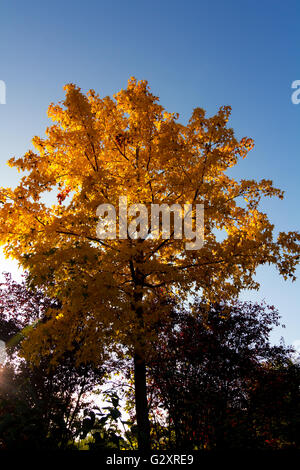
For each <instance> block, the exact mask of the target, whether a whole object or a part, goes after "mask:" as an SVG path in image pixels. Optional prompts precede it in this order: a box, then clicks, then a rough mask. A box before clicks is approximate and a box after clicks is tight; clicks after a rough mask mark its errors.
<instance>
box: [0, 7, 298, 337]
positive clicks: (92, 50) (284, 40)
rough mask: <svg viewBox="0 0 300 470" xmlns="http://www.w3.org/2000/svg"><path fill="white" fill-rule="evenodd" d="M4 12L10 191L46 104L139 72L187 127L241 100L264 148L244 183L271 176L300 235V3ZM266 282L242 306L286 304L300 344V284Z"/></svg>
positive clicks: (239, 127)
mask: <svg viewBox="0 0 300 470" xmlns="http://www.w3.org/2000/svg"><path fill="white" fill-rule="evenodd" d="M0 15H1V28H0V58H1V61H0V80H4V81H5V82H6V86H7V104H6V105H0V139H1V141H0V142H1V143H0V172H1V174H0V186H7V185H15V184H16V182H17V178H18V176H17V174H16V173H15V172H14V171H13V170H11V169H9V168H8V167H6V163H5V162H6V161H7V159H8V158H9V157H11V156H18V155H23V154H24V152H25V151H26V150H27V149H28V148H29V147H30V145H31V144H30V140H31V137H32V136H33V135H42V134H43V133H44V130H45V127H46V126H47V125H49V122H48V121H47V116H46V110H47V107H48V105H49V103H50V102H52V101H53V102H57V101H58V100H60V99H62V97H63V90H62V87H63V85H64V84H65V83H68V82H73V83H76V84H77V85H79V86H80V87H82V89H83V90H84V91H86V90H88V89H90V88H93V89H95V90H96V91H97V92H99V93H100V94H101V95H108V94H109V95H111V94H112V93H114V92H116V91H118V90H119V89H120V88H124V87H126V83H127V79H128V78H129V77H130V76H132V75H134V76H136V77H137V78H138V79H147V80H148V81H149V84H150V86H151V88H152V90H153V92H154V93H155V94H157V95H158V96H160V100H161V103H162V104H163V105H164V106H165V107H166V108H167V110H168V111H176V112H179V113H180V115H181V119H182V120H183V121H186V119H187V118H188V117H189V115H190V113H191V111H192V109H193V108H194V107H196V106H200V107H203V108H205V109H206V110H207V112H208V113H209V114H212V113H214V112H215V111H216V110H217V108H218V106H220V105H224V104H230V105H231V106H232V107H233V113H232V120H231V126H232V127H234V129H235V130H236V133H237V135H238V136H239V137H242V136H245V135H247V136H249V137H253V138H254V139H255V142H256V147H255V150H254V151H252V152H251V153H250V155H249V157H248V159H247V160H245V161H243V162H242V163H241V164H240V165H239V167H238V168H236V169H235V170H234V174H235V176H236V177H246V178H270V179H272V180H273V181H274V183H275V185H277V186H278V187H280V188H282V189H284V190H285V191H286V197H285V200H284V201H283V202H282V201H278V202H277V201H272V202H267V203H266V204H265V205H264V209H266V210H267V211H268V213H269V215H270V218H271V220H272V221H274V223H275V224H276V226H277V229H278V230H297V229H299V225H300V224H299V222H300V215H299V213H300V211H299V206H298V204H299V200H300V181H299V170H300V162H299V142H300V105H293V104H292V102H291V92H292V90H291V83H292V82H293V81H294V80H297V79H300V49H299V45H300V27H299V25H300V2H299V0H288V1H286V2H283V1H279V0H261V1H259V2H258V1H257V2H254V1H248V0H246V1H243V0H240V1H238V0H234V1H230V0H227V1H221V0H215V1H213V2H212V1H201V0H198V1H191V0H185V1H180V2H179V1H174V0H172V1H171V0H161V1H143V0H140V1H136V0H134V1H129V2H126V1H124V0H123V1H114V0H110V1H108V0H106V1H101V0H99V1H90V0H85V1H74V0H72V1H69V0H64V1H57V0H55V1H51V2H41V1H30V0H29V1H28V2H23V1H14V0H10V1H2V2H1V5H0ZM1 268H2V269H14V265H13V264H12V263H11V262H9V263H7V262H6V263H5V264H2V266H1ZM298 273H299V274H300V270H298ZM258 279H259V280H260V281H261V282H262V287H261V290H260V291H259V292H258V293H257V292H255V293H251V294H248V293H245V295H243V298H251V299H258V300H260V299H262V298H265V299H266V301H267V302H268V303H272V304H274V305H276V306H277V307H278V308H279V310H280V312H281V314H282V316H283V320H284V322H285V324H286V330H277V331H276V333H275V334H274V335H273V338H274V340H277V339H278V338H279V337H280V336H281V335H282V334H283V335H284V337H285V339H286V341H287V342H288V343H292V342H294V341H295V340H299V339H300V305H299V286H300V280H299V281H297V282H296V283H290V282H284V281H283V280H282V279H281V278H279V276H278V275H277V273H276V272H275V270H273V269H272V268H268V267H266V268H262V269H259V271H258Z"/></svg>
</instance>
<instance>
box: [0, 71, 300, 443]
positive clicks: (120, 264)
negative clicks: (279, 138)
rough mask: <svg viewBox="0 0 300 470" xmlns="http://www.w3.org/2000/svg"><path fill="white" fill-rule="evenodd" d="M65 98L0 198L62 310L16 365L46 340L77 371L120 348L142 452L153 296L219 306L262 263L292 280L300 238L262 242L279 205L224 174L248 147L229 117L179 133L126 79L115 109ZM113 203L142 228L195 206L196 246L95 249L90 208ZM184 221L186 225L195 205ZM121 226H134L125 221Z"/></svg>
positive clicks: (101, 244)
mask: <svg viewBox="0 0 300 470" xmlns="http://www.w3.org/2000/svg"><path fill="white" fill-rule="evenodd" d="M65 91H66V97H65V100H64V101H63V102H62V103H60V104H58V105H54V104H51V105H50V107H49V111H48V116H49V117H50V118H51V119H52V120H53V121H54V124H53V125H51V126H50V127H49V128H48V129H47V131H46V134H47V135H46V137H45V138H39V137H34V139H33V145H34V147H35V149H36V150H35V152H34V151H31V150H30V151H29V152H27V153H26V154H25V155H24V156H23V157H22V158H17V159H15V158H12V159H10V160H9V164H10V165H11V166H13V167H16V168H18V170H20V171H24V172H26V174H25V176H23V178H22V179H21V181H20V184H19V185H18V186H17V187H16V188H15V189H10V188H3V189H1V191H0V200H1V201H2V208H1V211H0V222H1V236H0V239H1V243H2V244H3V246H4V251H5V253H6V255H7V256H11V257H13V258H15V259H17V260H18V261H19V263H20V264H21V265H22V266H23V267H24V268H25V269H28V270H29V272H30V275H31V280H32V282H33V283H35V284H36V285H37V286H42V287H43V288H44V289H45V291H46V292H47V293H48V294H49V295H50V296H51V297H55V298H58V299H59V301H60V302H61V303H62V312H61V314H60V315H59V317H58V318H57V312H55V311H54V312H53V316H52V319H51V320H50V321H49V322H48V323H47V327H46V326H45V325H42V324H40V325H38V326H37V327H36V328H35V330H34V331H33V332H32V334H31V335H30V343H29V342H28V347H27V349H26V352H27V354H31V356H32V357H35V358H36V359H38V357H39V356H40V354H45V353H47V340H46V339H45V338H47V337H49V336H51V337H52V338H53V339H54V341H55V356H57V357H58V356H59V355H60V354H62V353H63V351H65V350H72V349H73V346H72V341H73V338H74V337H76V338H77V340H80V343H81V345H82V347H81V348H80V350H79V351H76V352H75V353H76V358H77V360H78V361H81V362H85V361H94V362H95V363H99V362H101V361H103V358H104V357H105V354H106V353H107V351H108V350H109V349H110V348H111V349H112V348H113V347H116V345H117V344H122V345H123V347H125V348H127V350H128V352H129V354H131V355H132V357H133V361H134V368H135V397H136V416H137V424H138V430H139V431H138V432H139V438H138V440H139V448H140V449H141V450H147V449H149V448H150V437H149V419H148V410H147V396H146V362H147V356H148V354H149V347H150V344H151V341H150V340H151V338H152V336H153V334H154V333H153V330H154V329H153V328H152V327H153V324H154V323H155V322H157V320H158V318H159V316H165V315H167V309H168V306H167V305H165V306H164V308H161V309H157V310H155V311H152V310H151V305H152V302H153V299H155V298H156V297H158V296H159V295H160V292H159V290H158V289H159V288H160V287H163V288H164V289H166V291H167V292H168V293H169V295H172V296H178V297H179V296H180V298H181V299H185V298H187V296H188V295H189V294H190V293H191V291H192V289H193V288H194V289H196V290H197V291H201V293H202V296H203V298H204V299H207V300H208V301H210V302H213V301H216V300H220V298H223V299H224V300H226V299H229V298H232V297H235V296H237V295H238V293H239V292H240V291H241V290H242V289H243V288H251V289H256V288H258V284H257V282H255V280H254V275H255V271H256V268H257V267H258V266H260V265H262V264H266V263H269V264H273V265H275V266H276V267H277V268H278V270H279V273H280V274H281V275H282V276H284V277H285V278H288V277H290V278H292V279H295V275H294V273H295V266H296V264H297V262H298V260H299V240H300V236H299V234H298V233H297V232H288V233H283V232H281V233H279V236H278V238H277V240H276V239H275V238H274V237H273V225H272V224H271V223H270V222H269V220H268V218H267V215H266V214H264V213H263V212H261V211H260V210H259V203H260V200H261V198H262V197H265V196H278V197H279V198H282V197H283V193H282V191H280V190H279V189H276V188H274V187H273V185H272V182H271V181H269V180H265V179H263V180H261V181H260V182H256V181H254V180H247V179H243V180H241V181H239V182H238V181H235V180H234V179H233V178H231V177H229V176H228V175H226V173H225V172H226V170H227V169H229V168H231V167H233V166H234V165H236V164H237V163H238V160H239V158H244V157H246V155H247V153H248V151H249V150H250V149H251V148H252V147H253V141H252V140H251V139H249V138H243V139H241V140H240V141H238V140H237V139H236V137H235V136H234V132H233V130H232V129H231V128H228V127H227V123H228V119H229V116H230V112H231V109H230V107H229V106H224V107H221V108H220V110H219V111H218V113H217V114H216V115H215V116H213V117H211V118H207V117H206V115H205V112H204V110H202V109H200V108H196V109H195V110H194V111H193V113H192V117H191V119H190V120H189V122H188V124H187V125H184V124H181V123H179V122H178V117H179V116H178V114H175V113H168V112H166V111H165V110H164V108H163V107H162V106H161V105H159V104H158V98H157V97H155V96H154V95H153V94H152V93H151V92H150V90H149V87H148V85H147V82H146V81H139V82H137V81H136V80H135V79H134V78H131V79H130V80H129V82H128V87H127V89H124V90H121V91H120V92H119V93H117V94H116V95H114V99H111V98H110V97H105V98H103V99H101V98H100V97H99V96H98V95H97V94H96V93H95V92H94V91H93V90H92V91H90V92H89V93H88V94H87V95H85V94H83V93H82V92H81V91H80V89H79V88H78V87H76V86H75V85H73V84H69V85H67V86H66V87H65ZM45 193H49V195H48V196H47V194H46V196H45ZM120 195H121V196H124V197H127V202H128V205H131V204H133V203H143V204H144V205H145V206H146V208H147V209H148V221H149V219H150V215H149V214H150V213H151V210H150V205H151V204H159V205H161V204H167V205H168V206H169V207H171V206H172V205H173V204H179V205H180V206H181V207H183V205H184V204H185V203H191V204H194V205H195V204H204V213H205V220H204V236H205V243H204V246H202V248H200V249H197V250H190V249H189V250H187V249H185V244H186V242H190V239H189V238H190V237H189V236H188V235H186V234H183V237H182V238H181V239H180V238H176V237H175V236H173V235H175V233H174V226H172V229H171V231H170V237H169V238H163V234H162V231H160V232H159V237H158V238H155V237H153V236H152V237H151V236H147V233H146V234H145V233H144V236H145V238H139V237H137V238H131V237H130V236H127V238H123V237H124V232H123V231H122V230H121V231H120V229H119V227H118V229H117V236H116V238H115V239H112V240H110V239H103V237H101V238H99V237H98V236H97V232H96V225H97V222H98V218H97V217H96V214H97V208H98V206H99V205H100V204H112V205H113V206H114V207H115V208H116V212H117V215H118V216H120V214H119V196H120ZM51 202H52V205H51V204H50V203H51ZM53 202H54V204H53ZM186 216H187V214H186ZM190 216H192V219H193V220H195V219H196V217H197V213H196V208H195V207H194V206H193V210H192V212H191V213H190ZM189 220H191V219H189ZM128 221H129V222H132V223H133V224H134V215H133V216H129V218H128ZM119 222H120V221H119ZM135 223H136V225H137V228H136V232H137V233H138V232H139V231H140V230H141V227H140V226H139V224H138V218H137V219H136V220H135ZM119 225H120V224H119ZM149 225H150V224H149ZM173 225H174V224H173ZM133 226H134V225H133ZM218 231H221V232H222V234H225V236H222V237H220V236H219V235H218ZM120 235H121V237H120ZM126 235H128V233H125V236H126ZM129 235H130V234H129ZM53 360H55V357H54V358H53Z"/></svg>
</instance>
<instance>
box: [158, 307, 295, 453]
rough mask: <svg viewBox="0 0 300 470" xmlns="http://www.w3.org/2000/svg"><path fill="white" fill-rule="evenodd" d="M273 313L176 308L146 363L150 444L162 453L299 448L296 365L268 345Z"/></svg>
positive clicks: (285, 351) (267, 310)
mask: <svg viewBox="0 0 300 470" xmlns="http://www.w3.org/2000/svg"><path fill="white" fill-rule="evenodd" d="M278 324H279V316H278V312H277V311H276V310H275V309H274V307H267V306H265V305H264V304H251V303H241V302H240V303H236V304H234V305H232V306H230V308H229V306H228V305H226V304H223V305H222V304H221V305H220V304H215V305H213V306H211V308H210V309H209V310H207V308H206V306H205V305H203V303H202V302H198V303H196V305H194V313H193V314H191V313H190V312H188V311H186V310H179V311H178V312H176V314H175V315H174V321H173V324H172V326H170V324H169V325H168V326H167V327H166V328H165V329H164V331H163V332H162V333H161V337H160V341H159V342H158V343H156V345H155V348H153V355H152V359H151V361H150V366H149V367H150V370H149V376H150V377H151V380H150V384H149V388H150V395H152V431H153V439H154V441H156V443H157V445H158V446H159V447H162V448H166V447H167V448H170V447H171V448H172V447H174V448H176V449H178V448H184V449H187V448H192V449H214V448H217V449H220V448H227V449H228V448H242V449H246V448H270V446H271V448H273V447H274V448H281V447H297V448H299V438H298V435H299V426H300V418H299V417H300V414H299V411H300V408H299V403H300V402H299V398H300V395H299V393H300V365H299V364H298V363H295V362H293V361H292V360H291V352H292V349H291V348H287V347H285V346H284V345H283V344H282V345H279V346H271V345H270V342H269V333H270V331H271V329H272V327H273V326H274V325H278Z"/></svg>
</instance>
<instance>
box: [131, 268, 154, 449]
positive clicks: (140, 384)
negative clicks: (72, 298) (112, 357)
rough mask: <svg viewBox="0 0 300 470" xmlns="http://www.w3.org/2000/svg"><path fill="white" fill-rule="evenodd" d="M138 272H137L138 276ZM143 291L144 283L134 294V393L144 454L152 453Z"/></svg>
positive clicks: (137, 286) (140, 283)
mask: <svg viewBox="0 0 300 470" xmlns="http://www.w3.org/2000/svg"><path fill="white" fill-rule="evenodd" d="M137 275H138V270H136V276H137ZM142 301H143V289H142V282H139V281H138V282H137V283H136V286H135V292H134V306H133V307H134V310H135V314H136V318H137V320H138V321H137V335H136V344H135V348H134V355H133V361H134V391H135V410H136V421H137V428H138V449H139V451H142V452H150V450H151V442H150V422H149V413H148V401H147V381H146V379H147V376H146V359H145V341H146V338H145V334H144V332H143V330H144V319H143V306H142Z"/></svg>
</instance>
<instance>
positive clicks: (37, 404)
mask: <svg viewBox="0 0 300 470" xmlns="http://www.w3.org/2000/svg"><path fill="white" fill-rule="evenodd" d="M50 308H52V309H56V311H57V314H59V312H60V304H59V302H57V300H56V299H50V298H47V297H46V296H45V295H43V292H42V291H41V290H37V291H34V290H29V289H28V288H27V286H26V280H24V279H23V281H22V282H21V283H18V282H15V281H13V280H12V278H11V276H10V275H9V274H5V275H4V281H3V282H2V283H1V284H0V339H1V340H2V341H5V342H6V345H7V348H6V349H7V352H8V360H7V363H6V364H5V366H4V367H2V368H0V374H1V381H0V447H4V448H7V449H15V448H27V449H28V448H31V449H33V448H35V449H38V448H43V449H46V448H58V447H59V448H66V447H67V446H68V445H69V443H70V441H73V440H74V438H75V437H77V436H78V435H79V432H80V429H81V418H80V413H81V411H82V409H83V407H86V406H87V405H86V404H85V403H84V396H85V394H86V393H89V392H91V391H93V389H94V387H95V386H99V385H101V384H102V382H103V378H104V376H105V373H106V368H105V366H104V365H101V366H98V367H96V366H95V365H94V364H79V365H76V363H75V357H74V355H73V354H72V353H70V352H68V351H66V352H65V353H64V354H63V355H61V357H60V360H59V361H57V363H56V364H55V365H52V364H51V354H50V355H47V356H44V357H42V358H41V360H40V362H39V364H38V365H33V364H31V363H30V362H28V361H25V360H24V359H21V358H20V357H19V354H18V353H19V352H20V348H21V346H22V341H23V340H24V338H25V337H26V334H27V333H26V332H27V331H28V329H30V328H32V326H33V325H34V323H35V322H37V321H39V322H42V323H43V324H45V325H47V312H48V309H50ZM106 366H107V367H108V365H107V364H106ZM110 367H111V364H110Z"/></svg>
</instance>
